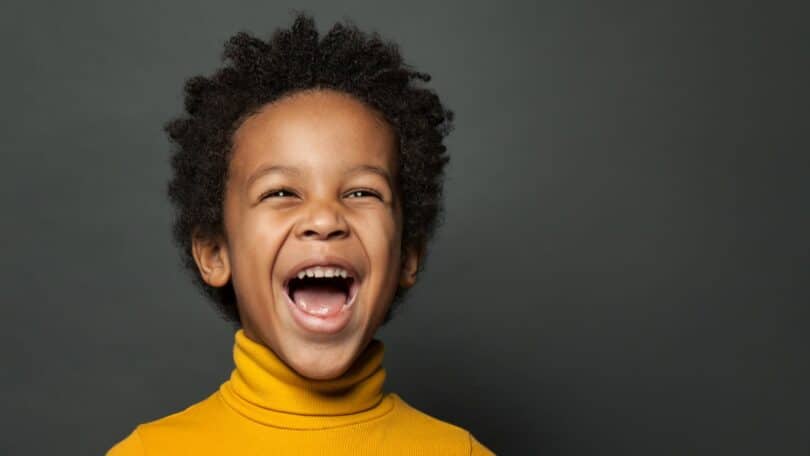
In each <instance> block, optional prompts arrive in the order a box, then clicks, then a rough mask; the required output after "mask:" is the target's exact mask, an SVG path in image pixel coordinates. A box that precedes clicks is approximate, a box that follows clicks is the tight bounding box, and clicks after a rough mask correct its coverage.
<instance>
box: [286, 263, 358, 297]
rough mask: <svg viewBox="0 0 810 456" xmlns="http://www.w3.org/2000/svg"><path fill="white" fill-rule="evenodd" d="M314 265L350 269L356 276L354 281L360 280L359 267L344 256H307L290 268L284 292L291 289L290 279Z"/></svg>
mask: <svg viewBox="0 0 810 456" xmlns="http://www.w3.org/2000/svg"><path fill="white" fill-rule="evenodd" d="M313 266H337V267H340V268H343V269H345V270H346V271H348V273H349V275H351V276H352V278H354V283H358V282H359V281H360V276H359V274H358V273H357V269H355V268H354V266H352V264H351V263H349V262H348V261H347V260H344V259H343V258H340V257H338V256H334V255H322V256H315V257H310V258H307V259H306V260H304V261H301V262H300V263H298V264H296V265H295V266H293V267H292V269H290V272H289V273H288V274H287V276H286V277H284V283H283V287H284V292H285V293H286V292H287V291H289V289H288V285H289V283H290V280H292V279H293V278H294V277H295V276H296V275H298V273H299V272H301V271H302V270H304V269H306V268H310V267H313Z"/></svg>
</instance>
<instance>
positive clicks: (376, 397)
mask: <svg viewBox="0 0 810 456" xmlns="http://www.w3.org/2000/svg"><path fill="white" fill-rule="evenodd" d="M234 339H235V343H234V350H233V359H234V363H235V366H236V368H235V369H234V370H233V372H232V374H231V378H230V382H229V383H230V391H231V392H232V393H234V394H235V395H236V396H238V399H239V400H240V402H243V403H244V404H249V405H251V406H253V407H255V409H256V410H253V411H254V412H257V413H261V412H262V411H268V412H275V413H283V414H294V415H308V416H313V415H317V416H335V415H348V414H352V413H359V412H362V411H365V410H368V409H371V408H373V407H374V406H376V405H377V404H379V403H380V401H381V400H382V398H383V391H382V387H383V384H384V382H385V377H386V373H385V369H384V368H383V367H382V360H383V352H384V346H383V343H382V342H381V341H380V340H377V339H372V341H371V342H370V343H369V344H368V345H367V346H366V348H365V349H364V350H363V352H362V353H361V354H360V356H359V357H358V358H357V359H356V360H355V361H354V363H353V364H352V366H351V367H350V368H349V369H348V370H347V371H346V372H345V373H344V374H343V375H341V376H339V377H337V378H334V379H329V380H313V379H309V378H306V377H304V376H302V375H300V374H299V373H298V372H296V371H295V370H293V369H292V368H290V367H289V366H288V365H287V364H286V363H284V362H283V361H282V360H281V358H279V357H278V356H277V355H276V354H275V353H274V352H273V351H272V350H270V349H269V348H268V347H267V346H265V345H263V344H261V343H259V342H256V341H254V340H252V339H250V338H248V337H247V336H246V335H245V333H244V330H242V329H239V330H238V331H237V332H236V334H235V336H234ZM235 399H236V398H235Z"/></svg>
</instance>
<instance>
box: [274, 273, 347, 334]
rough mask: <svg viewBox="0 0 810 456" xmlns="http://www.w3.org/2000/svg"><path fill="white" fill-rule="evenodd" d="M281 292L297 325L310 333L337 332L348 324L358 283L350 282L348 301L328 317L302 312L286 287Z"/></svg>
mask: <svg viewBox="0 0 810 456" xmlns="http://www.w3.org/2000/svg"><path fill="white" fill-rule="evenodd" d="M283 293H284V298H285V300H286V301H287V307H289V309H290V313H292V316H293V320H295V322H296V323H297V324H298V326H300V327H301V328H302V329H304V330H306V331H309V332H311V333H316V334H337V333H339V332H340V331H342V330H343V329H344V328H345V327H346V326H347V325H348V324H349V320H350V319H351V316H352V310H353V309H354V303H355V302H356V301H357V295H358V294H359V284H358V283H357V282H356V281H355V282H353V283H352V287H351V289H350V290H349V295H350V298H349V302H347V303H346V304H344V305H343V307H342V308H341V309H340V311H339V312H338V313H337V314H335V315H332V316H330V317H319V316H316V315H310V314H308V313H306V312H304V311H303V310H301V309H299V308H298V306H296V305H295V303H294V302H293V301H292V299H291V298H290V295H289V294H288V293H287V290H286V289H285V290H283Z"/></svg>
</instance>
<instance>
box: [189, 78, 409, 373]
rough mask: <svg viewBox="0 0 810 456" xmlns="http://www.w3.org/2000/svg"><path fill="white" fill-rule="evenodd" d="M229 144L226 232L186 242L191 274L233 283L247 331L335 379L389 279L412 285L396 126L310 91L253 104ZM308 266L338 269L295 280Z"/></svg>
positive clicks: (366, 335)
mask: <svg viewBox="0 0 810 456" xmlns="http://www.w3.org/2000/svg"><path fill="white" fill-rule="evenodd" d="M233 145H234V148H233V153H232V158H231V162H230V169H229V175H228V180H227V184H226V190H225V199H224V208H223V211H224V220H225V236H224V238H222V239H200V238H195V239H194V240H193V249H192V250H193V254H194V258H195V260H196V262H197V266H198V268H199V270H200V273H201V274H202V277H203V279H204V280H205V281H206V282H207V283H208V284H209V285H212V286H223V285H225V284H227V282H228V280H232V281H233V287H234V290H235V292H236V296H237V301H238V307H239V312H240V316H241V323H242V327H243V329H244V331H245V335H246V336H248V337H249V338H251V339H253V340H255V341H257V342H260V343H263V344H264V345H266V346H268V347H269V348H270V349H271V350H273V352H275V353H276V354H277V355H278V356H279V357H280V358H281V359H282V360H284V361H285V363H287V365H289V366H290V367H292V368H293V369H295V370H296V371H297V372H298V373H300V374H301V375H304V376H306V377H309V378H312V379H329V378H335V377H337V376H339V375H341V374H342V373H344V372H345V371H346V370H347V369H348V368H349V367H350V366H351V364H352V362H353V361H354V360H355V359H356V358H357V357H358V356H359V354H360V353H361V352H362V350H363V349H364V348H365V347H366V345H367V344H368V342H369V341H370V340H371V339H372V337H373V336H374V333H375V332H376V330H377V328H378V327H379V325H380V323H381V322H382V319H383V317H384V316H385V313H386V310H387V308H388V306H389V305H390V303H391V300H392V298H393V296H394V293H395V291H396V288H397V285H401V286H403V287H410V286H412V285H413V284H414V282H415V275H416V270H417V264H418V259H419V258H418V257H419V256H418V253H417V252H416V251H413V250H408V251H407V253H406V254H405V257H404V258H403V257H402V256H401V239H402V207H401V201H400V195H399V194H398V192H397V179H398V176H397V173H398V166H397V139H396V135H395V134H394V131H393V130H392V128H391V127H390V125H389V124H387V123H386V122H385V121H384V120H383V119H382V118H381V117H380V116H379V115H378V114H377V113H376V112H375V111H374V110H373V109H372V108H370V107H368V106H367V105H366V104H364V103H362V102H360V101H358V100H356V99H355V98H352V97H350V96H349V95H346V94H343V93H341V92H335V91H331V90H315V91H306V92H298V93H296V94H293V95H290V96H287V97H285V98H283V99H281V100H278V101H275V102H273V103H271V104H268V105H266V106H264V107H263V108H262V109H261V110H260V111H259V112H258V113H256V114H254V115H252V116H250V117H248V119H247V120H245V122H244V123H243V124H242V125H241V126H240V127H239V128H238V130H237V131H236V133H235V134H234V141H233ZM313 265H314V266H317V265H320V266H323V268H321V271H326V270H331V269H332V268H333V267H339V268H342V269H343V271H345V275H346V276H347V277H346V278H345V279H343V278H342V277H338V278H332V279H325V278H322V279H315V278H312V279H304V280H300V279H298V277H299V273H300V272H301V271H302V270H306V269H307V267H309V266H313ZM310 272H314V273H315V275H320V272H319V271H318V269H317V268H316V269H311V270H310ZM305 274H306V271H305V273H304V275H305ZM325 274H326V275H329V274H330V273H329V272H326V273H325ZM338 274H341V273H338Z"/></svg>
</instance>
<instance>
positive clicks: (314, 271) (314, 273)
mask: <svg viewBox="0 0 810 456" xmlns="http://www.w3.org/2000/svg"><path fill="white" fill-rule="evenodd" d="M348 275H349V273H348V272H347V271H346V270H345V269H343V268H325V267H322V266H315V267H312V268H307V269H304V270H303V271H301V272H299V273H298V278H299V279H303V278H304V277H343V278H344V279H345V278H346V277H347V276H348Z"/></svg>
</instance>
